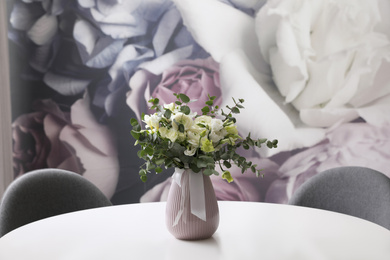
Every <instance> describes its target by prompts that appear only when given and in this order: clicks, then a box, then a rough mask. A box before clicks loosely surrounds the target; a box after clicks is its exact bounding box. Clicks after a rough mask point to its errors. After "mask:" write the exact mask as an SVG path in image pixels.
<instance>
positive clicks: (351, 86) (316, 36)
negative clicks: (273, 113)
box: [256, 0, 390, 127]
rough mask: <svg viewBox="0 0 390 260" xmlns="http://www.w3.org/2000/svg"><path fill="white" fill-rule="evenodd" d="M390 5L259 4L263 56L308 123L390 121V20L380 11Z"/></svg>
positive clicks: (305, 0)
mask: <svg viewBox="0 0 390 260" xmlns="http://www.w3.org/2000/svg"><path fill="white" fill-rule="evenodd" d="M381 5H383V6H381ZM389 7H390V5H389V4H388V3H387V4H386V3H385V2H384V1H382V0H371V1H367V0H337V1H336V0H328V1H317V0H316V1H313V0H270V1H268V2H267V3H266V5H264V7H263V8H262V9H260V11H259V13H258V14H257V18H256V33H257V35H258V39H259V44H260V50H261V53H262V56H263V57H264V59H265V60H266V62H267V63H269V65H270V67H271V70H272V76H273V79H274V82H275V83H276V85H277V88H278V89H279V91H280V93H281V94H282V96H283V97H284V98H285V102H286V103H291V104H292V105H293V106H294V107H295V108H296V109H297V110H298V111H299V113H300V118H301V120H302V121H303V122H304V123H305V124H307V125H310V126H315V127H329V126H332V125H334V124H336V123H340V122H347V121H350V120H353V119H355V118H357V117H359V116H361V117H363V118H364V119H365V120H366V121H368V122H369V123H372V124H376V125H381V124H383V123H384V122H385V121H390V116H389V115H390V113H387V112H388V110H389V108H390V73H388V71H389V70H390V41H389V36H388V35H389V31H390V28H389V25H390V24H389V21H388V20H386V19H387V18H386V17H384V15H383V13H382V14H381V10H380V9H383V8H385V9H386V8H389ZM386 23H387V24H386ZM386 26H387V28H386ZM386 34H387V35H386ZM385 111H387V112H385Z"/></svg>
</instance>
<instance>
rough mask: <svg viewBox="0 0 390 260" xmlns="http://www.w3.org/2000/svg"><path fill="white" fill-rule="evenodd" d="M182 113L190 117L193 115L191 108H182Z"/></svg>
mask: <svg viewBox="0 0 390 260" xmlns="http://www.w3.org/2000/svg"><path fill="white" fill-rule="evenodd" d="M180 112H182V113H183V114H186V115H189V114H190V113H191V109H190V107H189V106H181V107H180Z"/></svg>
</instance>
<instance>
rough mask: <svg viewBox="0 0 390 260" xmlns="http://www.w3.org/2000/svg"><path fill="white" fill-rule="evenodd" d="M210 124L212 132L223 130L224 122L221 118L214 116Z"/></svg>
mask: <svg viewBox="0 0 390 260" xmlns="http://www.w3.org/2000/svg"><path fill="white" fill-rule="evenodd" d="M210 126H211V131H212V132H218V131H219V130H221V129H222V128H223V122H222V120H221V119H218V118H213V119H211V123H210Z"/></svg>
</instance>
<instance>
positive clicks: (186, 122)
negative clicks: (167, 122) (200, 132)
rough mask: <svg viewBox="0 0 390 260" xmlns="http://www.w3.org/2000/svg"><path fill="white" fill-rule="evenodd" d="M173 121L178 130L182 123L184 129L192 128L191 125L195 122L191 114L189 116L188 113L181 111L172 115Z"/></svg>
mask: <svg viewBox="0 0 390 260" xmlns="http://www.w3.org/2000/svg"><path fill="white" fill-rule="evenodd" d="M172 121H173V123H172V127H173V128H175V129H176V130H178V128H179V125H180V124H182V125H183V126H184V130H186V129H189V128H191V126H192V125H193V124H194V121H193V120H192V118H191V117H190V116H187V115H186V114H183V113H181V112H179V113H177V114H176V115H174V116H173V117H172Z"/></svg>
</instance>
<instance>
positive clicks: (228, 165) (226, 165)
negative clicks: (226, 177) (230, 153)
mask: <svg viewBox="0 0 390 260" xmlns="http://www.w3.org/2000/svg"><path fill="white" fill-rule="evenodd" d="M223 165H225V167H226V168H228V169H229V168H230V167H232V164H231V163H230V162H228V161H223Z"/></svg>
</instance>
